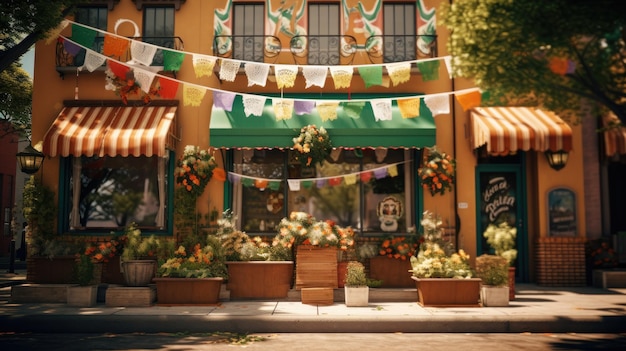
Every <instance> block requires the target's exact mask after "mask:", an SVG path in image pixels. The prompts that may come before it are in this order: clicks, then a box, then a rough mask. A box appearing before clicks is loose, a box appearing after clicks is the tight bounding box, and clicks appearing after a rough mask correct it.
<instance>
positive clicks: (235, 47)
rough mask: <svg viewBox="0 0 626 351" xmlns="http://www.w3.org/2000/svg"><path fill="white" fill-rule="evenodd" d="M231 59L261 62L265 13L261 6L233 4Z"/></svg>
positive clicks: (262, 57)
mask: <svg viewBox="0 0 626 351" xmlns="http://www.w3.org/2000/svg"><path fill="white" fill-rule="evenodd" d="M233 14H234V16H233V38H232V39H233V44H232V48H231V50H232V57H233V58H234V59H237V60H244V61H254V62H263V61H264V46H265V35H264V27H265V13H264V6H263V4H238V3H235V4H233Z"/></svg>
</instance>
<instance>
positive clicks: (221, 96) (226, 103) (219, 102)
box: [213, 90, 236, 112]
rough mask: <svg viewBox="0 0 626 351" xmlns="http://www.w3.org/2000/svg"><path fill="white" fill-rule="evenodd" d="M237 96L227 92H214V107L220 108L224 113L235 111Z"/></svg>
mask: <svg viewBox="0 0 626 351" xmlns="http://www.w3.org/2000/svg"><path fill="white" fill-rule="evenodd" d="M235 96H236V95H235V94H233V93H230V92H225V91H217V90H216V91H214V92H213V106H215V107H219V108H221V109H223V110H224V111H229V112H230V111H232V110H233V102H234V101H235Z"/></svg>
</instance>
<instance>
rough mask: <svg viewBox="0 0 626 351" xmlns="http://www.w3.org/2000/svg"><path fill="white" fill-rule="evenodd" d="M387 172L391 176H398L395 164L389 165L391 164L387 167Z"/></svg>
mask: <svg viewBox="0 0 626 351" xmlns="http://www.w3.org/2000/svg"><path fill="white" fill-rule="evenodd" d="M387 173H388V174H389V176H390V177H392V178H393V177H397V176H398V166H397V165H391V166H389V167H387Z"/></svg>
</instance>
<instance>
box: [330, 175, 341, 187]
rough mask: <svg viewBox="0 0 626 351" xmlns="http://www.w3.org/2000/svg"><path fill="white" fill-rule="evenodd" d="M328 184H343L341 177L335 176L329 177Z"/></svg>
mask: <svg viewBox="0 0 626 351" xmlns="http://www.w3.org/2000/svg"><path fill="white" fill-rule="evenodd" d="M328 185H330V186H339V185H341V177H333V178H329V179H328Z"/></svg>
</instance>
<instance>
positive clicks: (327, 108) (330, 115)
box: [315, 101, 339, 122]
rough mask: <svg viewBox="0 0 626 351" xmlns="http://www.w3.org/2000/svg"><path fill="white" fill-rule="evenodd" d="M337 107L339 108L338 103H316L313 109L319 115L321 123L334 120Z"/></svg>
mask: <svg viewBox="0 0 626 351" xmlns="http://www.w3.org/2000/svg"><path fill="white" fill-rule="evenodd" d="M337 107H339V102H338V101H323V102H322V101H318V102H317V103H316V104H315V108H316V109H317V113H318V114H319V115H320V118H321V119H322V122H326V121H334V120H336V119H337Z"/></svg>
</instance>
